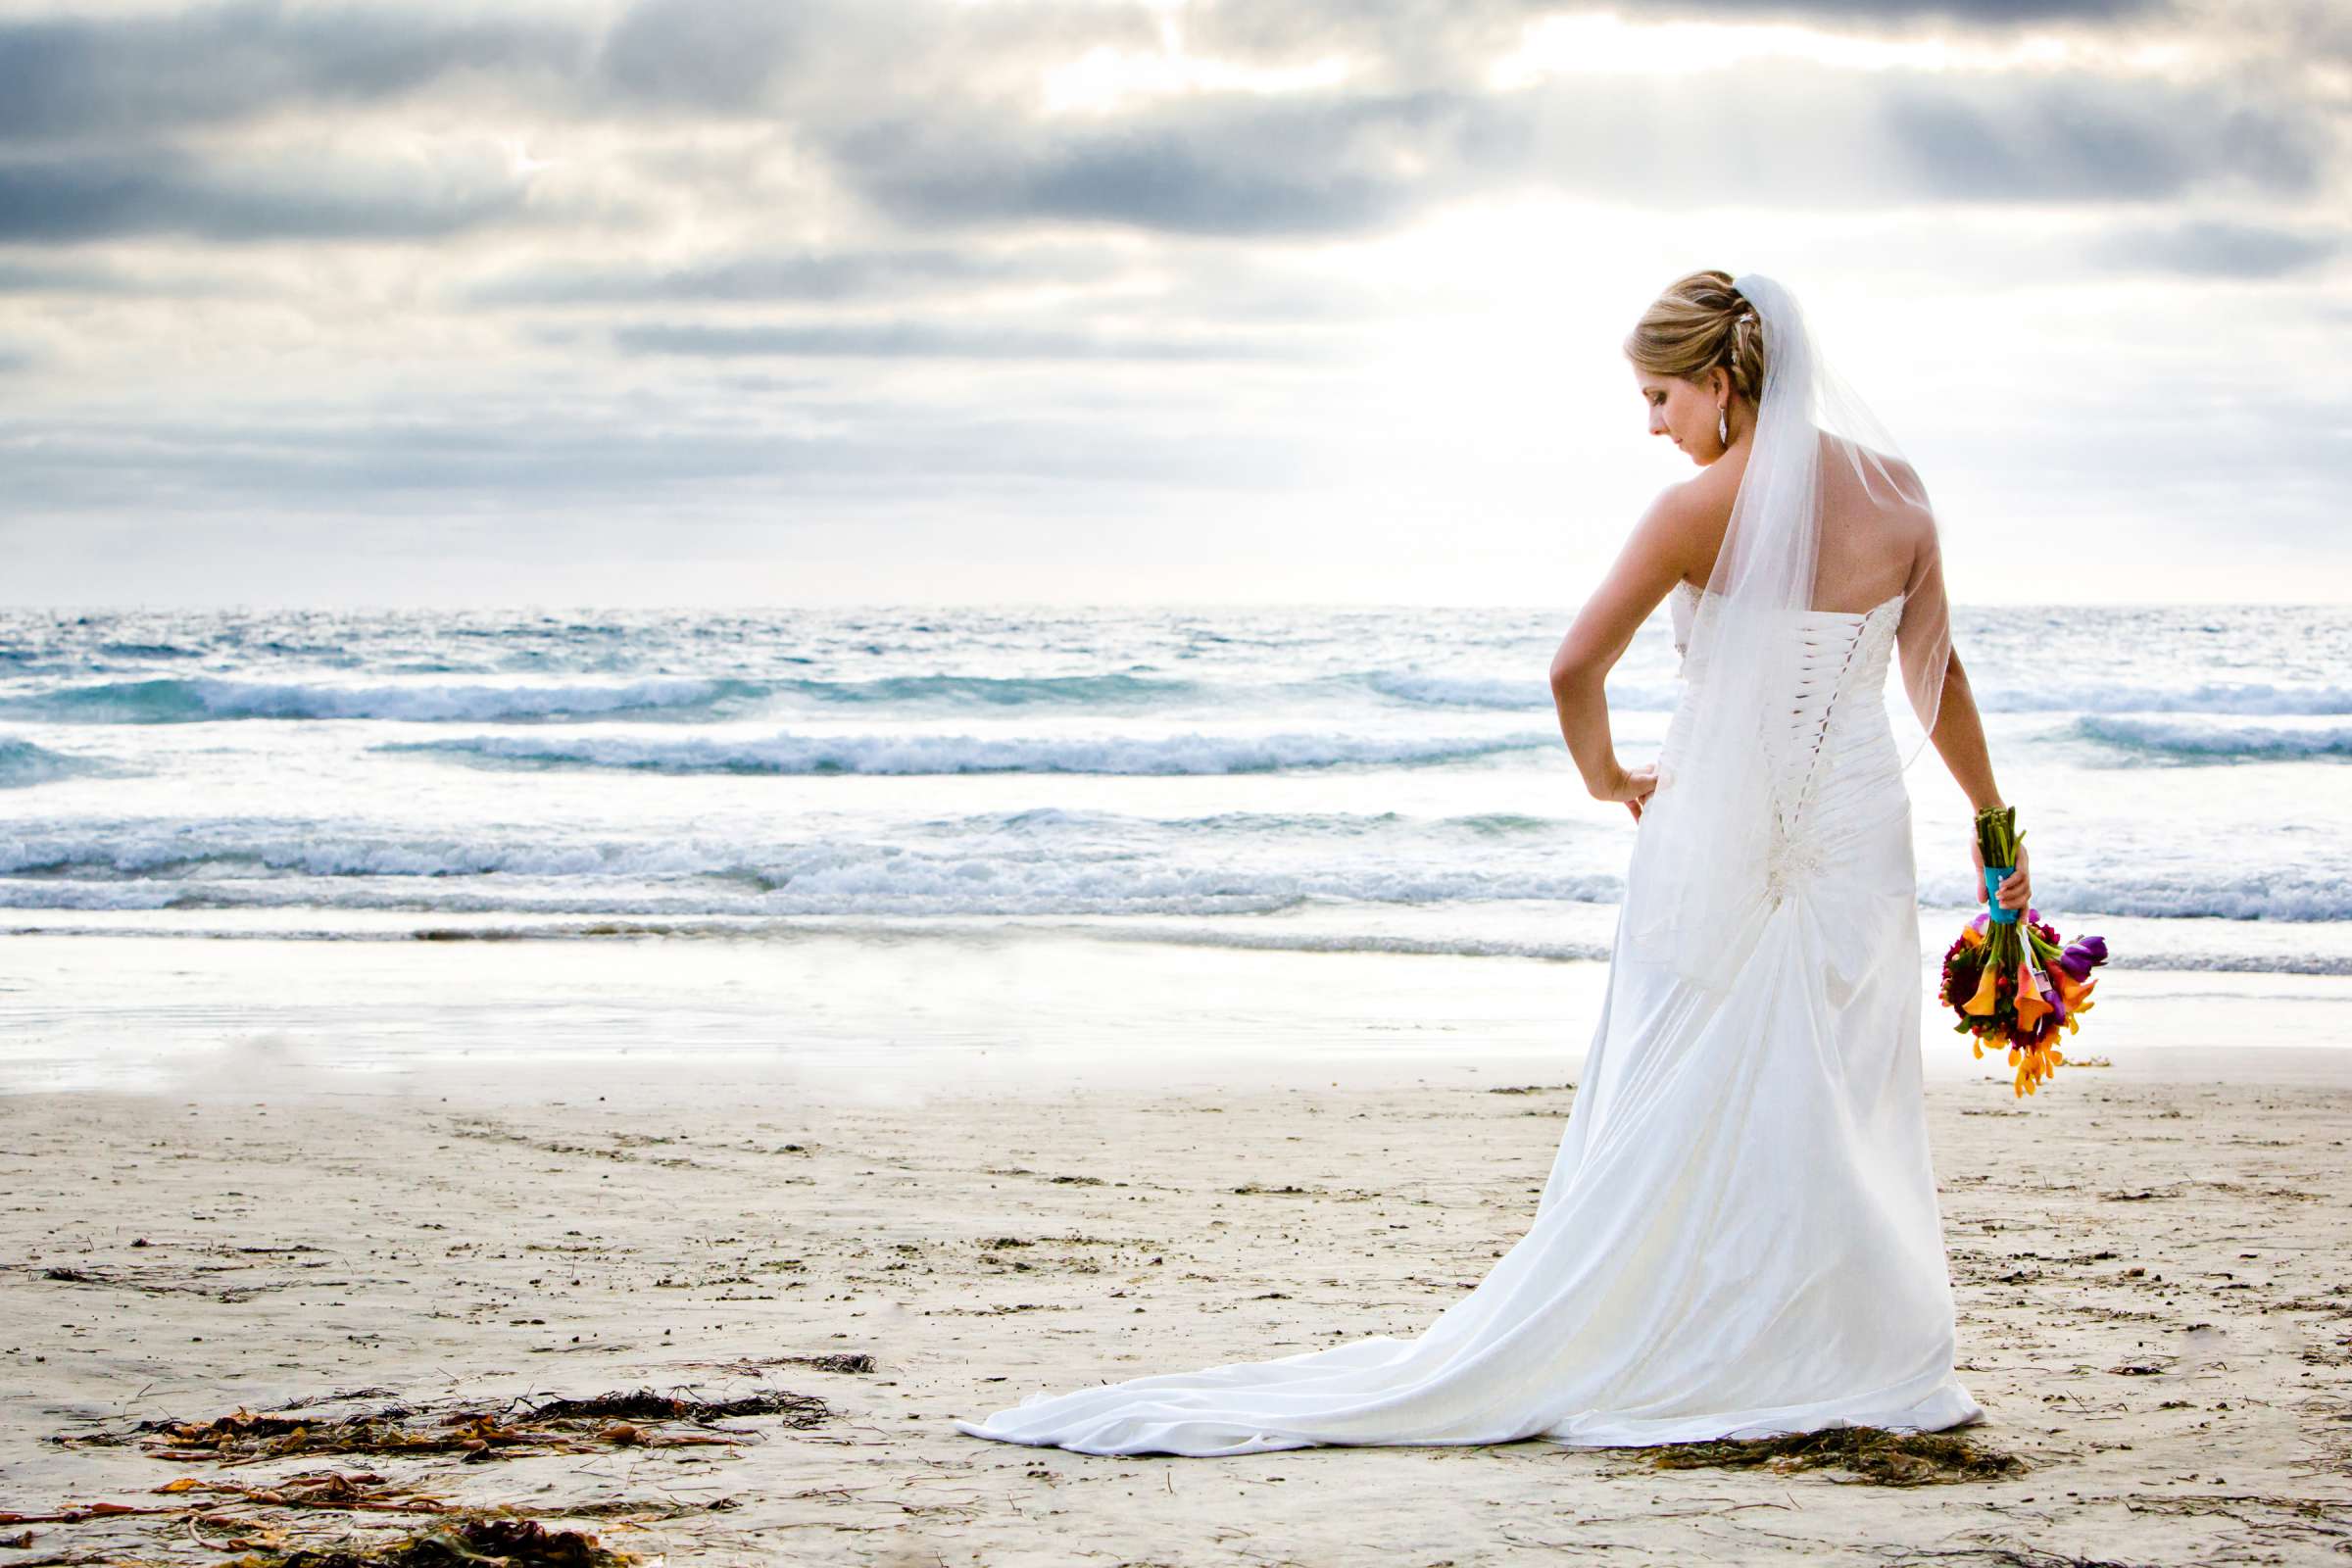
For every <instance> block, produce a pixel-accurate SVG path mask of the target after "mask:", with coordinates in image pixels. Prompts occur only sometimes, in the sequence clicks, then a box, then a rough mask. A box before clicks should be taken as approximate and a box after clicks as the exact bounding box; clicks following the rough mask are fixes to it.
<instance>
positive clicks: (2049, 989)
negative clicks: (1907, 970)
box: [1936, 806, 2107, 1095]
mask: <svg viewBox="0 0 2352 1568" xmlns="http://www.w3.org/2000/svg"><path fill="white" fill-rule="evenodd" d="M1976 837H1977V856H1978V858H1979V861H1980V863H1981V864H1982V866H1983V867H1984V877H1985V893H1986V898H1987V901H1988V903H1990V907H1988V908H1987V909H1986V911H1985V913H1983V914H1980V915H1978V916H1977V917H1976V918H1975V919H1973V920H1971V921H1969V923H1968V924H1967V926H1966V927H1964V928H1963V929H1962V930H1961V932H1960V936H1959V939H1958V940H1957V941H1955V942H1953V944H1952V945H1951V947H1950V948H1949V949H1947V950H1945V952H1944V955H1943V986H1942V989H1941V990H1940V991H1938V992H1937V994H1936V1000H1937V1001H1939V1002H1941V1003H1943V1004H1944V1005H1947V1006H1949V1007H1951V1008H1953V1009H1954V1010H1955V1011H1956V1012H1957V1013H1958V1014H1959V1017H1960V1022H1959V1023H1958V1024H1957V1025H1956V1026H1955V1027H1954V1031H1953V1032H1954V1033H1956V1034H1973V1035H1975V1036H1976V1037H1977V1038H1976V1041H1975V1046H1976V1053H1977V1055H1978V1056H1979V1057H1983V1055H1984V1054H1985V1045H1986V1044H1987V1043H1988V1042H1989V1043H1991V1044H1993V1045H1994V1046H1996V1047H1997V1046H1998V1045H2000V1044H2001V1043H2003V1042H2004V1041H2005V1042H2006V1043H2007V1044H2008V1047H2009V1062H2010V1065H2012V1066H2014V1067H2015V1068H2017V1080H2016V1089H2015V1092H2016V1093H2017V1094H2019V1095H2030V1094H2033V1093H2034V1091H2035V1089H2036V1088H2037V1086H2038V1085H2039V1084H2040V1082H2041V1081H2042V1080H2043V1079H2045V1078H2048V1077H2049V1076H2050V1075H2051V1074H2052V1073H2054V1072H2055V1071H2056V1070H2057V1068H2058V1065H2059V1064H2060V1063H2061V1062H2063V1061H2065V1060H2066V1057H2065V1056H2064V1055H2063V1054H2060V1052H2059V1050H2058V1032H2059V1030H2060V1029H2061V1028H2063V1029H2066V1030H2068V1031H2070V1032H2071V1031H2074V1030H2076V1029H2079V1028H2081V1027H2082V1022H2081V1020H2082V1014H2083V1013H2085V1012H2088V1011H2089V1010H2090V1007H2091V1002H2090V993H2091V989H2092V988H2093V987H2094V986H2096V985H2097V984H2098V982H2097V981H2095V980H2093V979H2091V978H2090V971H2091V970H2092V969H2094V968H2096V967H2097V966H2098V965H2100V964H2102V963H2105V962H2106V961H2107V941H2106V939H2105V938H2104V937H2083V938H2082V939H2081V940H2079V941H2076V942H2072V943H2069V944H2067V945H2066V946H2065V947H2063V948H2061V947H2060V946H2059V945H2058V944H2059V937H2058V933H2057V931H2056V930H2054V929H2053V928H2051V927H2050V926H2047V925H2044V924H2043V923H2042V921H2041V913H2040V911H2039V910H2037V909H2034V908H2031V907H2028V908H2027V909H2025V911H2024V915H2025V917H2024V918H2023V919H2022V920H2021V919H2020V918H2019V917H2018V914H2019V911H2018V910H2017V909H2015V908H2009V907H2003V906H2002V905H2000V904H1999V903H1997V902H1992V901H1995V900H1997V899H1998V898H1999V896H2000V894H2001V893H2002V891H2003V888H2002V884H2003V883H2005V882H2007V881H2009V880H2010V879H2011V877H2012V875H2013V873H2016V872H2019V871H2021V870H2022V869H2023V866H2024V861H2023V859H2022V856H2023V854H2024V849H2025V835H2024V834H2023V833H2020V832H2019V831H2018V830H2017V808H2015V807H2013V806H1990V807H1986V808H1985V809H1983V810H1981V811H1979V812H1978V813H1977V817H1976ZM2015 891H2016V892H2017V897H2018V899H2019V902H2020V903H2023V902H2024V900H2025V898H2026V897H2027V896H2028V893H2029V892H2030V885H2029V887H2028V888H2027V889H2021V890H2015Z"/></svg>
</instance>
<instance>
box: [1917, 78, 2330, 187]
mask: <svg viewBox="0 0 2352 1568" xmlns="http://www.w3.org/2000/svg"><path fill="white" fill-rule="evenodd" d="M1885 123H1886V126H1887V131H1888V133H1889V134H1890V136H1891V137H1892V140H1893V145H1894V152H1895V154H1896V156H1897V157H1898V158H1900V159H1901V160H1902V161H1903V162H1904V163H1905V164H1906V165H1907V166H1908V168H1909V170H1910V171H1911V172H1912V173H1913V174H1914V175H1915V176H1916V179H1917V188H1918V189H1919V191H1920V193H1921V194H1922V195H1923V196H1926V197H1929V198H1946V199H1954V200H1981V201H2003V200H2007V201H2081V202H2101V201H2112V200H2125V201H2131V200H2149V199H2154V198H2163V197H2173V196H2179V195H2181V194H2183V193H2185V192H2187V191H2189V190H2192V189H2195V188H2197V187H2200V186H2206V185H2224V186H2235V187H2242V188H2249V189H2253V190H2257V191H2261V192H2264V193H2266V194H2271V195H2283V196H2304V195H2309V194H2311V193H2312V192H2313V191H2314V190H2315V189H2316V188H2317V187H2318V185H2319V182H2320V178H2321V172H2322V170H2323V168H2324V167H2325V164H2326V160H2327V137H2326V135H2325V134H2324V132H2323V129H2322V127H2321V126H2320V125H2319V124H2318V123H2314V122H2312V121H2311V120H2309V119H2307V118H2305V117H2302V116H2294V115H2289V114H2282V113H2280V112H2278V110H2276V109H2270V108H2256V107H2253V106H2250V105H2246V104H2242V103H2238V102H2235V101H2233V99H2232V98H2231V97H2230V96H2229V95H2227V94H2223V93H2219V92H2216V91H2214V90H2211V89H2207V88H2170V89H2165V88H2150V87H2148V86H2146V85H2145V84H2142V83H2136V82H2134V83H2131V84H2129V85H2126V84H2123V83H2118V82H2111V81H2103V80H2098V79H2094V78H2082V77H2076V78H2071V79H2068V80H2065V81H2060V82H2039V81H2035V82H2032V83H2027V84H2019V85H2015V86H1998V87H1995V88H1993V89H1992V90H1991V91H1989V92H1985V91H1980V92H1978V93H1977V94H1975V95H1973V96H1964V95H1963V94H1962V93H1961V92H1960V91H1957V90H1954V89H1951V88H1946V87H1940V86H1936V85H1929V84H1918V83H1910V84H1905V85H1904V86H1903V87H1901V88H1900V89H1898V90H1897V91H1896V92H1894V93H1893V94H1891V95H1890V96H1889V98H1888V100H1887V105H1886V111H1885Z"/></svg>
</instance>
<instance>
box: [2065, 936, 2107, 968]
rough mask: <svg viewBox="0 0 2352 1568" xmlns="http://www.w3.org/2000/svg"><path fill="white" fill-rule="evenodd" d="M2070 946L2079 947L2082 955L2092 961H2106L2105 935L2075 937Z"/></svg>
mask: <svg viewBox="0 0 2352 1568" xmlns="http://www.w3.org/2000/svg"><path fill="white" fill-rule="evenodd" d="M2071 946H2073V947H2076V948H2080V949H2081V950H2082V956H2084V957H2086V958H2088V959H2089V960H2090V961H2091V962H2093V963H2105V962H2106V961H2107V939H2106V938H2105V937H2077V938H2075V940H2074V942H2073V943H2072V944H2071Z"/></svg>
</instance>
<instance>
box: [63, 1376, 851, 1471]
mask: <svg viewBox="0 0 2352 1568" xmlns="http://www.w3.org/2000/svg"><path fill="white" fill-rule="evenodd" d="M831 1414H832V1411H831V1410H830V1408H829V1407H828V1406H827V1405H826V1404H825V1402H824V1400H822V1399H820V1398H818V1397H816V1396H814V1395H808V1394H791V1393H787V1392H784V1391H782V1390H760V1391H756V1392H754V1393H752V1394H750V1395H747V1396H744V1397H738V1398H732V1399H699V1398H694V1397H688V1396H686V1395H680V1394H660V1393H657V1392H655V1391H654V1390H652V1389H640V1390H638V1391H636V1392H635V1393H617V1392H616V1393H610V1394H603V1395H598V1396H595V1397H591V1398H585V1399H573V1398H564V1397H549V1398H546V1399H542V1400H538V1401H536V1402H534V1401H532V1400H530V1399H528V1398H523V1399H513V1400H509V1401H507V1402H506V1403H504V1404H501V1405H495V1406H485V1405H482V1404H480V1403H478V1402H468V1401H466V1400H463V1399H458V1400H450V1401H445V1402H441V1403H437V1404H424V1405H409V1404H390V1405H384V1406H380V1407H378V1408H375V1409H371V1410H362V1411H356V1412H353V1413H351V1414H347V1415H340V1416H336V1415H307V1414H305V1415H295V1414H288V1413H284V1412H271V1411H259V1412H257V1411H252V1410H246V1409H242V1408H240V1409H238V1410H235V1411H233V1412H231V1413H230V1414H228V1415H224V1416H217V1417H215V1418H213V1419H212V1420H209V1421H173V1420H160V1421H141V1422H139V1423H138V1424H137V1425H136V1426H135V1427H132V1428H131V1429H130V1435H131V1436H132V1437H134V1438H135V1439H136V1441H137V1442H138V1443H139V1444H140V1445H141V1446H144V1447H145V1448H146V1449H147V1450H148V1451H149V1452H150V1453H153V1454H155V1455H156V1456H157V1457H159V1458H164V1459H172V1460H177V1461H180V1462H183V1463H200V1462H210V1463H216V1464H251V1463H255V1462H257V1461H260V1460H267V1459H284V1458H290V1457H294V1456H298V1455H330V1454H373V1455H396V1456H422V1455H430V1454H440V1453H450V1454H456V1455H458V1456H460V1457H461V1458H463V1459H464V1460H466V1461H467V1462H480V1461H483V1460H489V1459H498V1458H504V1457H508V1456H510V1455H515V1454H525V1453H589V1452H596V1451H600V1450H604V1449H609V1448H612V1447H615V1446H626V1447H648V1448H664V1447H692V1446H740V1445H742V1444H745V1443H749V1442H756V1441H759V1439H760V1436H761V1435H760V1433H758V1432H753V1431H747V1430H744V1429H741V1428H732V1427H713V1426H711V1423H712V1422H715V1421H720V1420H731V1419H740V1418H743V1417H746V1416H757V1415H781V1416H784V1417H785V1418H786V1425H788V1426H790V1427H792V1428H795V1429H807V1428H809V1427H813V1426H816V1425H818V1424H820V1423H822V1422H823V1421H825V1420H826V1419H827V1418H828V1417H829V1416H830V1415H831ZM681 1429H683V1430H681ZM57 1441H59V1442H61V1443H64V1444H67V1445H69V1446H85V1445H103V1444H110V1443H120V1442H122V1441H123V1438H122V1436H120V1435H114V1434H98V1435H95V1436H84V1437H77V1438H61V1439H59V1440H57Z"/></svg>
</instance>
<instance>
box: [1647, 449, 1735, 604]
mask: <svg viewBox="0 0 2352 1568" xmlns="http://www.w3.org/2000/svg"><path fill="white" fill-rule="evenodd" d="M1725 466H1726V465H1724V464H1720V463H1717V464H1711V465H1709V466H1707V467H1705V468H1702V469H1700V470H1699V471H1698V472H1697V473H1696V474H1694V475H1692V476H1691V478H1688V479H1684V480H1681V481H1679V482H1677V483H1675V484H1670V485H1668V486H1667V487H1666V488H1665V489H1663V490H1661V491H1659V492H1658V495H1657V499H1656V500H1654V501H1652V502H1651V503H1650V504H1649V510H1648V511H1647V512H1645V513H1644V514H1642V523H1641V529H1640V531H1641V532H1642V535H1643V536H1644V538H1645V542H1646V543H1647V544H1648V545H1649V546H1650V548H1651V549H1653V550H1655V551H1657V552H1658V553H1660V554H1662V555H1664V556H1666V557H1667V558H1668V559H1670V560H1672V561H1673V563H1674V564H1675V566H1676V568H1677V569H1678V570H1679V571H1680V572H1681V573H1682V574H1683V575H1684V576H1686V577H1690V578H1692V579H1695V580H1697V581H1700V582H1704V581H1705V580H1706V577H1707V573H1708V571H1709V570H1710V569H1711V567H1712V566H1713V564H1714V561H1715V555H1716V552H1717V551H1719V550H1721V549H1722V548H1723V535H1724V531H1725V529H1726V528H1728V527H1729V526H1730V525H1731V520H1732V501H1733V499H1734V498H1735V497H1736V496H1737V495H1738V494H1739V489H1740V486H1739V480H1738V477H1737V476H1735V475H1726V474H1723V473H1720V472H1718V471H1717V470H1719V469H1721V468H1723V467H1725Z"/></svg>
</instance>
